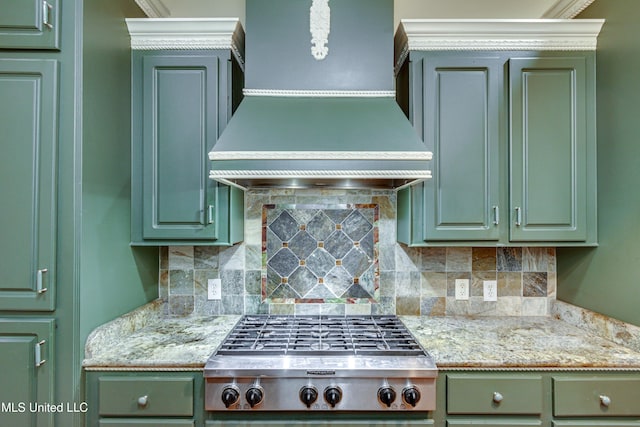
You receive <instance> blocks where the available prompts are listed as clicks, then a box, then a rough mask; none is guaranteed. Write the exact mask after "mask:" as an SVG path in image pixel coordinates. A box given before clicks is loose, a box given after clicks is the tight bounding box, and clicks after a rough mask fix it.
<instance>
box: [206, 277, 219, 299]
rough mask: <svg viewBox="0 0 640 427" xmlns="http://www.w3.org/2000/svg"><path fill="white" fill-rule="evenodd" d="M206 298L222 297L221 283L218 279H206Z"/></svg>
mask: <svg viewBox="0 0 640 427" xmlns="http://www.w3.org/2000/svg"><path fill="white" fill-rule="evenodd" d="M207 299H208V300H220V299H222V283H221V282H220V279H209V280H208V281H207Z"/></svg>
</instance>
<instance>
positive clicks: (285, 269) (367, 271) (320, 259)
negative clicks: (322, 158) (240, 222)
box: [262, 204, 379, 304]
mask: <svg viewBox="0 0 640 427" xmlns="http://www.w3.org/2000/svg"><path fill="white" fill-rule="evenodd" d="M262 220H263V224H262V225H263V242H262V250H263V253H262V262H263V266H262V286H263V289H262V296H263V299H264V300H265V301H268V302H271V303H287V304H289V303H304V302H309V303H322V302H324V303H327V302H329V303H342V304H344V303H358V302H373V301H375V298H376V295H377V290H378V287H379V274H378V260H377V256H378V249H377V246H378V241H377V236H378V231H377V221H378V205H376V204H368V205H340V206H321V205H263V215H262Z"/></svg>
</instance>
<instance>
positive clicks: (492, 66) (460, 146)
mask: <svg viewBox="0 0 640 427" xmlns="http://www.w3.org/2000/svg"><path fill="white" fill-rule="evenodd" d="M412 59H413V61H412V64H411V65H412V67H414V68H413V69H414V75H416V74H417V75H418V76H419V75H420V74H422V81H415V80H414V82H415V86H414V91H413V93H414V96H415V98H414V102H416V103H418V104H421V105H422V106H423V108H424V111H423V114H422V115H421V116H420V117H414V124H415V123H416V121H417V120H423V123H422V124H421V126H420V127H421V128H422V134H423V135H422V136H423V139H424V142H425V144H426V146H427V149H428V150H430V151H432V152H433V153H434V160H433V162H432V164H433V179H431V180H428V181H427V182H425V184H424V192H425V193H424V197H425V203H426V206H427V207H428V208H427V209H425V212H424V221H425V222H424V236H425V239H426V240H465V239H466V240H468V239H473V240H491V241H497V240H498V239H499V237H500V236H499V233H498V224H499V219H500V218H499V217H500V212H499V205H500V203H499V197H500V192H499V190H500V188H499V183H500V176H499V172H500V169H499V142H500V128H499V120H498V117H499V108H500V90H501V84H500V76H501V74H502V72H501V70H502V68H501V67H502V64H501V62H500V60H499V59H498V58H491V57H483V56H464V57H459V56H458V57H450V56H447V55H446V54H445V55H439V56H428V55H426V56H423V57H420V55H417V58H412ZM420 68H421V69H422V73H420V70H419V69H420ZM417 88H420V89H419V90H416V89H417ZM418 98H421V99H418Z"/></svg>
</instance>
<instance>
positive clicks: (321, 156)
mask: <svg viewBox="0 0 640 427" xmlns="http://www.w3.org/2000/svg"><path fill="white" fill-rule="evenodd" d="M432 157H433V153H431V152H430V151H211V152H209V160H380V161H385V160H403V161H406V160H410V161H423V160H424V161H428V160H431V159H432Z"/></svg>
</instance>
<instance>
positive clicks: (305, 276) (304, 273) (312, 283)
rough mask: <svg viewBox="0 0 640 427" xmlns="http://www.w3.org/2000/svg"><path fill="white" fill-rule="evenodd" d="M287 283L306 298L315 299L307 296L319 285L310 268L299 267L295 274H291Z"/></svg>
mask: <svg viewBox="0 0 640 427" xmlns="http://www.w3.org/2000/svg"><path fill="white" fill-rule="evenodd" d="M287 283H288V284H289V286H291V287H292V288H293V289H294V290H295V291H296V292H297V293H298V294H299V295H301V296H303V297H304V298H314V297H312V296H307V293H308V292H309V291H311V289H313V288H314V287H316V285H318V279H317V278H316V276H314V275H313V273H312V272H311V271H309V269H308V268H306V267H298V268H296V270H295V271H294V272H293V273H291V275H290V276H289V279H288V281H287ZM315 298H318V297H315Z"/></svg>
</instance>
